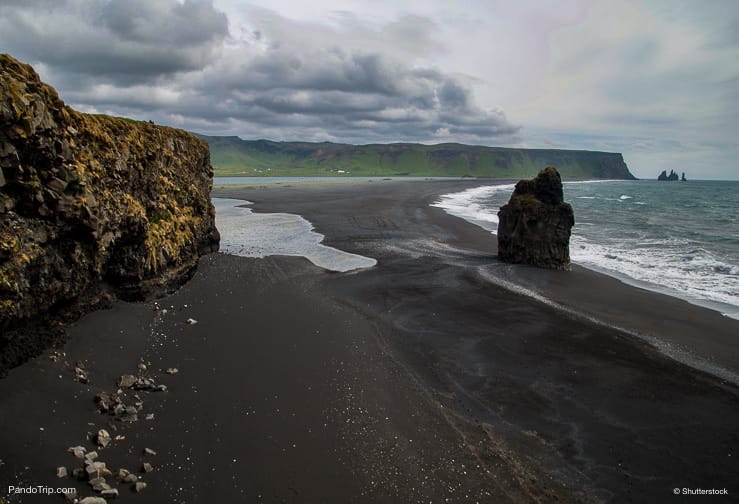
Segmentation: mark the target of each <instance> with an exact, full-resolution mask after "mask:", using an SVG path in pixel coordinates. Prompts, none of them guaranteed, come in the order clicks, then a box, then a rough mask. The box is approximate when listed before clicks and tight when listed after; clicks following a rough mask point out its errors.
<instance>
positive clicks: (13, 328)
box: [0, 55, 219, 370]
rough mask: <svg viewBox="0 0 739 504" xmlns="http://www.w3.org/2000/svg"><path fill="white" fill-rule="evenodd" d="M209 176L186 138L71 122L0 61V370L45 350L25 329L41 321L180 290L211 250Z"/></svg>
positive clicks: (134, 125)
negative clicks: (117, 298) (114, 300)
mask: <svg viewBox="0 0 739 504" xmlns="http://www.w3.org/2000/svg"><path fill="white" fill-rule="evenodd" d="M212 176H213V169H212V167H211V164H210V154H209V151H208V146H207V144H206V143H205V142H203V141H202V140H200V139H198V138H196V137H195V136H193V135H191V134H189V133H187V132H185V131H181V130H176V129H172V128H167V127H162V126H156V125H154V124H152V123H148V122H138V121H132V120H128V119H123V118H116V117H108V116H100V115H88V114H82V113H80V112H77V111H75V110H73V109H72V108H70V107H68V106H66V105H65V104H64V102H63V101H62V100H61V99H60V98H59V96H58V95H57V93H56V91H55V90H54V89H53V88H52V87H50V86H48V85H46V84H44V83H42V82H41V80H40V79H39V76H38V75H37V74H36V72H35V71H34V70H33V68H31V67H30V66H28V65H25V64H23V63H20V62H19V61H17V60H15V59H13V58H12V57H10V56H8V55H0V334H1V335H2V337H0V370H2V369H4V368H7V367H9V366H12V365H15V364H17V363H18V362H20V361H22V360H23V359H24V358H26V357H28V356H29V355H33V354H34V353H37V352H38V351H39V350H40V349H41V348H42V347H43V346H44V345H45V344H46V343H47V342H45V341H43V339H44V338H43V337H41V336H38V337H35V336H34V337H29V336H28V335H27V332H24V327H27V326H29V325H33V324H37V323H38V322H39V320H42V319H44V318H46V317H47V315H49V314H50V313H55V312H67V313H70V312H71V313H74V312H76V313H77V314H79V313H82V312H85V311H87V310H89V309H91V308H92V307H94V306H96V305H98V304H100V303H101V302H104V301H105V300H106V299H110V297H111V296H115V295H117V296H121V297H124V298H129V299H131V298H134V299H143V298H145V297H147V296H149V295H151V294H154V293H158V292H162V291H164V290H167V289H169V288H172V287H176V286H177V285H179V284H181V283H182V282H183V281H185V280H186V279H188V278H189V276H190V275H191V274H192V273H193V271H194V268H195V266H196V264H197V260H198V257H199V256H200V255H202V254H204V253H207V252H210V251H215V250H217V249H218V242H219V236H218V232H217V230H216V228H215V210H214V208H213V206H212V205H211V203H210V189H211V184H212ZM37 333H38V331H37ZM38 334H40V333H38Z"/></svg>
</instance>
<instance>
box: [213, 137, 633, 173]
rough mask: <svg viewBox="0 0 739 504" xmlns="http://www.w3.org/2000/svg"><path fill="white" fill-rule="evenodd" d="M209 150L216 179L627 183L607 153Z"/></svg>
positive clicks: (226, 145)
mask: <svg viewBox="0 0 739 504" xmlns="http://www.w3.org/2000/svg"><path fill="white" fill-rule="evenodd" d="M199 136H200V138H202V139H204V140H205V141H207V142H208V144H209V145H210V151H211V157H212V161H213V166H214V167H215V174H216V176H242V175H248V176H262V177H266V176H363V177H366V176H417V177H492V178H528V177H533V176H535V175H536V174H537V173H539V170H541V167H542V166H549V165H553V166H556V167H557V170H559V173H560V174H561V175H562V177H564V178H580V179H627V180H633V179H635V177H634V176H633V175H632V174H631V172H629V169H628V167H627V166H626V163H625V162H624V159H623V156H622V155H621V154H618V153H612V152H596V151H576V150H556V149H511V148H505V147H485V146H480V145H463V144H457V143H447V144H438V145H423V144H414V143H396V144H371V145H348V144H337V143H331V142H322V143H310V142H272V141H269V140H242V139H241V138H239V137H223V136H220V137H219V136H204V135H199Z"/></svg>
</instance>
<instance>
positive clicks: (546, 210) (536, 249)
mask: <svg viewBox="0 0 739 504" xmlns="http://www.w3.org/2000/svg"><path fill="white" fill-rule="evenodd" d="M574 224H575V216H574V214H573V211H572V207H571V206H570V205H569V203H565V201H564V194H563V191H562V179H561V178H560V175H559V173H558V172H557V169H556V168H554V167H552V166H548V167H546V168H544V169H543V170H542V171H541V172H539V175H537V177H536V178H535V179H533V180H521V181H520V182H519V183H518V184H516V189H515V190H514V191H513V194H512V195H511V199H510V200H509V201H508V204H506V205H503V206H502V207H501V209H500V211H499V212H498V256H499V257H500V259H501V260H503V261H506V262H511V263H523V264H531V265H534V266H539V267H542V268H550V269H568V268H569V265H570V231H571V230H572V226H573V225H574Z"/></svg>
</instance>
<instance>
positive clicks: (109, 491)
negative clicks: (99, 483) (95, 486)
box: [100, 488, 118, 499]
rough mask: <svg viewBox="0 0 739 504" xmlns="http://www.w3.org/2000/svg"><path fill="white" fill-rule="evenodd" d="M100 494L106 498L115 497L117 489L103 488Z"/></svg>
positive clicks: (116, 496)
mask: <svg viewBox="0 0 739 504" xmlns="http://www.w3.org/2000/svg"><path fill="white" fill-rule="evenodd" d="M100 495H102V496H103V497H106V498H108V499H116V498H118V489H117V488H108V489H107V490H103V491H102V492H100Z"/></svg>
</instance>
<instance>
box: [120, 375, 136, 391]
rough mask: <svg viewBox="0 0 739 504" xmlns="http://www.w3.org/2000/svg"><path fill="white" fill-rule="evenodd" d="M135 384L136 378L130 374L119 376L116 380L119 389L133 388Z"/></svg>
mask: <svg viewBox="0 0 739 504" xmlns="http://www.w3.org/2000/svg"><path fill="white" fill-rule="evenodd" d="M135 383H136V377H135V376H134V375H130V374H124V375H121V377H120V379H119V380H118V386H119V387H120V388H131V387H133V386H134V384H135Z"/></svg>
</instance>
